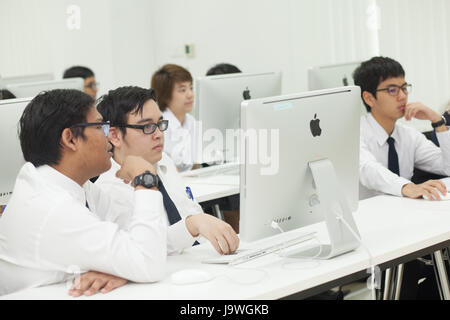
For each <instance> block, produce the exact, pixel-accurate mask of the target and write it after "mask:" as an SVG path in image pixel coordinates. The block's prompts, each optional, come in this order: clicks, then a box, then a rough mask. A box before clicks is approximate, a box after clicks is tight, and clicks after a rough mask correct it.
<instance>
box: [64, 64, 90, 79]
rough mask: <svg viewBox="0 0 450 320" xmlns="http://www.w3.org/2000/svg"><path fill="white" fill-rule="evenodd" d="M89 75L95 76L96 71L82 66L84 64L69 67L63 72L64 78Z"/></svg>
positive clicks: (87, 76) (84, 77) (86, 76)
mask: <svg viewBox="0 0 450 320" xmlns="http://www.w3.org/2000/svg"><path fill="white" fill-rule="evenodd" d="M89 77H95V75H94V72H93V71H92V70H91V69H89V68H87V67H82V66H74V67H71V68H69V69H67V70H66V71H64V74H63V79H67V78H83V79H86V78H89Z"/></svg>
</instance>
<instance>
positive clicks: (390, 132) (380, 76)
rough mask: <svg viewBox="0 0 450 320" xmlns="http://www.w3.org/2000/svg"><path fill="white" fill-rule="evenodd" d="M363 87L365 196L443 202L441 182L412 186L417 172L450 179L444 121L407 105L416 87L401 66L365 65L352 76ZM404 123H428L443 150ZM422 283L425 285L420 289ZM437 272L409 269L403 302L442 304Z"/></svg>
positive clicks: (381, 61) (449, 141) (385, 61)
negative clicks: (438, 301) (402, 120)
mask: <svg viewBox="0 0 450 320" xmlns="http://www.w3.org/2000/svg"><path fill="white" fill-rule="evenodd" d="M353 78H354V81H355V85H357V86H360V87H361V95H362V99H363V102H364V104H365V106H366V108H367V111H368V114H367V115H364V116H362V117H361V132H360V133H361V141H360V143H361V144H360V145H361V148H360V171H359V174H360V196H361V195H363V196H366V197H367V196H370V195H375V194H379V193H385V194H392V195H395V196H399V197H408V198H414V199H416V198H421V197H422V196H426V197H428V198H430V199H434V200H440V195H439V194H440V193H441V194H446V193H447V190H446V187H445V185H444V184H443V183H442V182H441V181H439V180H428V181H426V182H424V183H422V184H415V183H413V182H411V181H410V179H411V177H412V175H413V170H414V167H417V168H419V169H421V170H424V171H428V172H433V173H436V174H442V175H446V176H448V175H450V131H449V130H448V128H447V127H446V122H445V120H444V119H443V117H442V116H441V115H440V114H439V113H437V112H436V111H434V110H432V109H431V108H429V107H427V106H425V105H423V104H422V103H420V102H412V103H408V93H409V90H410V88H411V85H410V84H408V82H406V80H405V71H404V69H403V67H402V66H401V65H400V63H398V62H397V61H395V60H393V59H391V58H387V57H374V58H372V59H370V60H368V61H365V62H363V63H361V65H360V66H359V67H358V68H357V69H356V70H355V72H354V74H353ZM402 117H405V119H406V120H407V121H409V120H411V119H412V118H417V119H421V120H428V121H429V122H430V125H431V126H432V127H433V128H434V129H435V130H436V135H437V139H438V141H439V143H440V145H441V148H438V147H436V146H435V145H434V144H433V143H432V142H431V141H429V140H427V139H426V138H425V136H424V135H423V134H422V133H420V132H419V131H417V130H416V129H414V128H412V127H409V126H405V125H403V124H400V123H398V122H397V120H398V119H400V118H402ZM422 278H425V279H426V280H425V281H423V282H422V283H421V284H420V290H419V285H418V281H419V280H420V279H422ZM435 284H436V280H435V278H434V274H433V270H432V267H429V266H426V265H424V264H423V263H422V262H420V261H418V260H414V261H411V262H409V263H407V264H405V273H404V280H403V286H402V290H401V298H402V299H427V298H438V297H439V295H438V294H437V289H436V287H435Z"/></svg>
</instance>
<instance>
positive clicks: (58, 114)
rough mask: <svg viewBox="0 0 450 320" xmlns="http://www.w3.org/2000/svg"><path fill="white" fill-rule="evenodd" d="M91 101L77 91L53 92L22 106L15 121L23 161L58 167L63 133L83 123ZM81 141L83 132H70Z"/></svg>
mask: <svg viewBox="0 0 450 320" xmlns="http://www.w3.org/2000/svg"><path fill="white" fill-rule="evenodd" d="M93 106H94V99H92V98H91V96H89V95H88V94H86V93H84V92H81V91H79V90H72V89H56V90H51V91H44V92H41V93H40V94H38V95H37V96H36V97H35V98H34V99H33V100H31V102H30V103H29V104H28V105H27V106H26V108H25V110H24V111H23V114H22V116H21V118H20V121H19V126H20V128H19V138H20V146H21V147H22V153H23V157H24V159H25V160H26V161H28V162H31V163H32V164H33V165H34V166H35V167H39V166H42V165H51V164H55V165H56V164H59V161H60V160H61V134H62V132H63V130H64V129H66V128H71V127H72V126H73V125H75V124H79V123H83V122H86V115H87V113H88V112H89V110H90V108H91V107H93ZM72 132H73V134H74V136H75V137H78V136H81V137H82V138H84V131H83V128H73V129H72Z"/></svg>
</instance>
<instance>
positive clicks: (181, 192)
mask: <svg viewBox="0 0 450 320" xmlns="http://www.w3.org/2000/svg"><path fill="white" fill-rule="evenodd" d="M111 162H112V166H111V169H110V170H109V171H107V172H105V173H103V174H102V175H101V176H100V177H99V178H98V179H97V181H95V185H97V186H98V187H99V188H101V189H102V190H103V191H105V192H107V193H109V195H110V196H111V197H113V198H114V199H116V201H119V202H120V203H121V205H122V206H125V207H128V208H129V213H128V214H129V215H131V213H132V210H133V206H134V204H133V188H132V187H131V186H130V185H129V184H125V183H124V182H123V181H122V180H121V179H119V178H117V177H116V172H117V170H119V169H120V166H119V165H118V164H117V163H116V162H115V161H114V160H113V159H111ZM156 170H157V174H158V176H159V178H160V179H161V181H162V183H163V184H164V187H165V189H166V191H167V193H168V195H169V197H170V199H171V200H172V201H173V203H174V204H175V206H176V207H177V210H178V212H179V213H180V216H181V220H180V221H178V222H176V223H175V224H173V225H171V226H170V225H169V218H168V216H167V214H166V211H165V209H164V208H163V209H162V210H163V212H164V213H165V214H164V215H165V217H166V218H165V219H164V222H165V225H166V226H167V227H168V230H167V252H168V253H169V254H173V253H179V252H181V251H182V250H183V249H185V248H188V247H191V246H192V245H193V244H194V242H195V241H196V240H199V239H198V238H197V237H193V236H192V235H191V234H190V233H189V231H188V229H187V227H186V217H188V216H189V215H193V214H198V213H203V209H202V207H201V206H200V205H199V204H198V203H197V202H195V201H192V200H191V199H189V198H188V196H187V194H186V190H185V186H184V184H183V180H182V178H181V176H180V174H179V173H178V172H177V169H176V168H175V164H174V163H173V161H172V160H171V159H170V158H169V157H168V156H167V155H166V154H165V153H164V152H163V154H162V159H161V160H160V161H159V162H158V164H157V166H156ZM126 215H127V214H125V215H124V216H123V217H122V219H123V221H124V222H125V221H126V220H127V219H128V218H126ZM199 241H200V240H199Z"/></svg>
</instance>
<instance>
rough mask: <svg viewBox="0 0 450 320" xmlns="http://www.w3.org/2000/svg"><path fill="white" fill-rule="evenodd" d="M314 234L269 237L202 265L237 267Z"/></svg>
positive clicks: (297, 242) (205, 261) (305, 239)
mask: <svg viewBox="0 0 450 320" xmlns="http://www.w3.org/2000/svg"><path fill="white" fill-rule="evenodd" d="M315 234H316V232H308V233H298V232H295V233H289V234H280V235H278V236H276V237H271V238H270V241H264V242H260V241H258V242H256V243H255V244H254V245H252V244H249V245H248V246H247V249H242V250H240V249H238V250H237V251H236V252H235V253H234V254H228V255H221V256H218V257H217V256H216V257H213V258H208V259H205V260H203V261H202V263H212V264H214V263H215V264H230V265H237V264H240V263H244V262H247V261H250V260H253V259H256V258H258V257H262V256H265V255H266V254H269V253H273V252H276V251H278V250H281V249H285V248H288V247H291V246H294V245H297V244H299V243H302V242H305V241H308V240H310V239H312V238H314V236H315Z"/></svg>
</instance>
